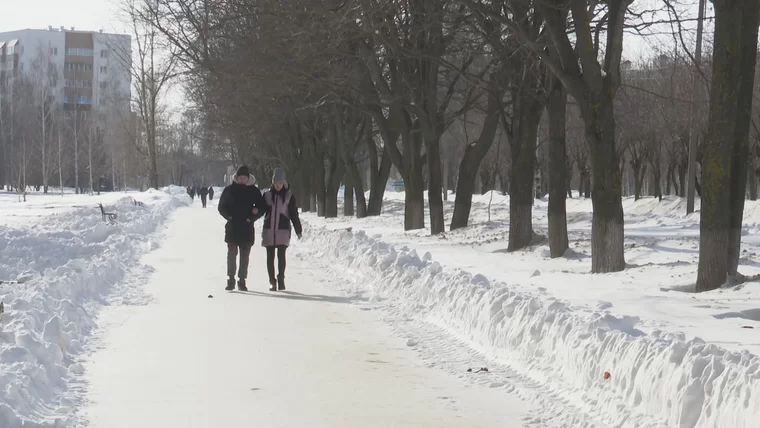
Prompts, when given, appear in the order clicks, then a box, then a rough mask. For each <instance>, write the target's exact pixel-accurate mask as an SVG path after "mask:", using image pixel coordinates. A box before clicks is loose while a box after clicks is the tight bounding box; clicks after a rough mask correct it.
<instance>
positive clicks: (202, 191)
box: [198, 186, 208, 208]
mask: <svg viewBox="0 0 760 428" xmlns="http://www.w3.org/2000/svg"><path fill="white" fill-rule="evenodd" d="M198 193H200V194H201V204H202V205H203V208H206V196H208V187H206V186H203V187H201V189H200V190H199V191H198Z"/></svg>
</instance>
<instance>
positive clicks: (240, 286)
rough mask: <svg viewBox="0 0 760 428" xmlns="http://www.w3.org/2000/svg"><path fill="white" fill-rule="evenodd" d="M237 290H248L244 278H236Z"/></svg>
mask: <svg viewBox="0 0 760 428" xmlns="http://www.w3.org/2000/svg"><path fill="white" fill-rule="evenodd" d="M238 290H240V291H248V287H246V286H245V280H244V279H240V280H238Z"/></svg>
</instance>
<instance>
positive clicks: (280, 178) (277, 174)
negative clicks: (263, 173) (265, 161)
mask: <svg viewBox="0 0 760 428" xmlns="http://www.w3.org/2000/svg"><path fill="white" fill-rule="evenodd" d="M285 178H286V176H285V170H284V169H282V168H275V169H274V174H272V183H274V182H283V183H284V182H285Z"/></svg>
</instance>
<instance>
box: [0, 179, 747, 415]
mask: <svg viewBox="0 0 760 428" xmlns="http://www.w3.org/2000/svg"><path fill="white" fill-rule="evenodd" d="M219 190H221V189H219ZM489 197H490V195H485V196H478V197H476V198H475V206H474V209H473V211H472V218H471V222H470V224H471V226H470V227H468V228H465V229H462V230H458V231H454V232H447V233H445V234H444V235H442V236H436V237H431V236H429V233H428V232H427V231H426V230H422V231H413V232H404V231H403V230H402V224H403V194H400V193H388V194H387V200H386V203H385V207H384V213H383V215H382V216H380V217H377V218H367V219H361V220H357V219H354V218H343V217H340V218H337V219H321V218H317V217H316V216H313V215H311V214H305V215H304V216H303V217H304V222H305V224H306V233H305V234H304V239H303V240H301V241H297V242H295V243H294V246H293V249H292V250H290V251H289V253H290V254H291V259H290V263H289V268H288V269H289V272H290V273H289V276H288V278H290V279H289V281H290V284H291V290H293V291H294V293H288V294H283V293H278V295H272V293H268V292H266V291H265V290H266V289H267V288H268V284H266V278H265V273H264V267H263V255H262V251H261V249H260V248H258V246H257V248H256V250H255V251H254V253H253V254H252V259H251V270H250V271H251V274H250V277H249V278H250V281H249V287H250V288H251V289H252V290H253V292H252V293H250V296H248V297H246V296H241V295H239V294H238V293H225V292H224V291H221V290H222V288H223V285H224V251H225V249H224V243H223V242H221V239H222V229H223V220H222V219H221V218H219V216H218V214H216V213H215V212H214V211H215V205H216V202H217V200H218V195H217V197H216V200H214V201H212V202H211V204H210V206H209V208H208V209H205V210H204V209H202V208H200V203H199V202H198V201H197V200H196V201H195V203H194V204H193V207H192V208H191V209H183V210H181V211H177V212H176V214H175V215H174V216H172V220H171V221H169V222H167V219H168V218H169V217H170V214H172V213H173V212H174V211H175V209H176V208H178V207H183V206H187V205H188V204H189V203H190V198H189V197H188V196H187V195H186V193H185V189H182V188H177V187H171V188H167V189H164V190H163V191H149V192H145V193H137V192H134V193H132V192H130V193H126V194H125V193H104V194H103V195H100V196H89V195H72V194H67V195H64V197H61V196H60V195H56V194H51V195H41V194H33V195H30V196H29V199H28V202H25V203H20V202H18V198H17V196H16V195H13V194H7V193H0V281H3V282H2V283H0V299H1V300H3V301H4V304H5V313H4V314H1V315H0V428H29V427H32V428H64V427H66V428H69V427H80V426H87V427H90V428H99V427H100V426H103V427H108V428H112V427H114V426H125V427H126V426H145V427H153V426H156V427H159V426H160V427H162V428H163V427H167V426H175V425H176V426H198V427H212V426H221V425H224V426H227V425H229V426H232V425H235V426H237V425H240V424H244V425H245V424H246V423H250V424H253V425H255V426H273V427H274V426H283V427H290V426H293V427H295V426H325V427H328V426H329V427H333V426H387V425H392V426H403V425H404V424H412V425H414V426H468V427H469V426H495V425H496V424H498V423H501V421H504V423H505V426H508V427H512V426H515V427H516V426H528V427H536V428H539V427H540V428H549V427H550V428H570V427H572V428H576V427H582V428H606V427H616V428H660V427H678V428H725V427H731V428H750V427H752V428H757V426H758V425H757V421H758V420H760V401H759V400H758V399H757V397H760V358H759V357H758V355H760V337H759V336H758V334H760V332H759V331H758V330H760V288H759V287H760V284H757V283H747V284H743V285H741V286H739V287H735V288H731V289H723V290H717V291H714V292H710V293H703V294H696V293H693V292H691V290H693V288H694V282H695V279H696V266H697V264H696V262H697V257H698V239H697V236H698V232H699V227H698V223H699V214H698V213H697V214H693V215H691V216H686V215H684V212H685V207H684V203H683V201H682V200H680V199H677V198H669V199H666V200H663V201H662V202H657V201H656V200H654V199H645V200H642V201H639V202H634V201H633V200H629V199H626V200H625V201H624V208H625V212H626V243H625V244H626V261H627V262H628V264H629V266H628V268H627V269H626V270H625V271H624V272H620V273H615V274H606V275H591V274H589V271H590V267H591V258H590V245H589V244H590V243H589V238H590V229H591V202H590V201H588V200H583V199H572V200H569V201H568V220H569V231H570V240H571V250H570V251H568V253H567V254H566V256H565V257H563V258H559V259H554V260H552V259H550V258H549V257H548V248H547V244H546V243H542V244H538V245H536V246H535V247H532V248H530V249H528V250H525V251H519V252H515V253H506V251H505V250H506V247H507V236H508V225H509V208H508V199H507V198H506V197H504V196H501V195H498V194H494V195H493V201H492V207H491V220H490V221H488V213H487V204H488V202H489ZM133 198H134V199H135V200H138V201H141V202H144V206H138V205H135V204H134V203H133ZM99 202H102V203H103V205H104V206H105V208H106V209H107V210H108V211H113V212H116V213H118V215H119V217H118V223H117V224H114V225H109V224H106V223H104V222H103V221H102V219H101V216H100V213H99V211H98V208H97V204H98V203H99ZM446 206H447V220H449V219H450V215H451V209H452V207H453V201H449V202H448V203H447V204H446ZM745 212H746V216H745V231H744V236H743V242H744V248H743V254H742V260H741V268H740V270H741V272H742V273H744V274H748V275H750V274H757V273H760V256H759V255H758V254H759V253H760V204H758V203H754V202H748V203H747V206H746V210H745ZM546 215H547V203H546V201H537V202H536V205H535V208H534V226H535V229H536V230H537V231H538V232H540V233H545V230H546ZM167 227H168V228H169V229H168V230H167V229H166V228H167ZM257 228H260V223H259V224H258V225H257ZM349 229H350V230H349ZM159 247H161V248H159ZM154 250H156V251H154ZM209 294H212V295H213V296H214V297H213V298H208V297H207V296H208V295H209ZM277 297H279V298H277ZM105 306H110V308H108V310H105V311H104V310H103V308H104V307H105ZM279 317H282V318H281V319H280V320H279V322H278V318H279ZM383 321H384V322H385V323H387V324H389V325H390V326H391V327H392V331H393V332H395V335H396V336H395V337H394V336H393V335H392V334H391V333H390V332H386V331H385V330H387V326H385V325H384V324H383ZM409 349H412V350H413V351H410V350H409ZM483 366H487V367H488V368H489V371H488V372H487V373H485V374H483V373H478V374H474V373H471V372H468V371H467V368H475V369H477V368H478V367H483ZM605 372H608V373H609V378H605V377H606V376H605ZM457 378H458V379H457ZM502 400H503V401H502ZM294 406H295V407H298V408H299V409H300V410H299V411H297V412H296V411H293V408H294ZM204 415H206V416H204ZM219 415H223V417H221V416H219ZM209 416H210V417H209ZM119 424H121V425H119ZM220 424H221V425H220Z"/></svg>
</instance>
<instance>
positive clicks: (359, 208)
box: [344, 131, 369, 218]
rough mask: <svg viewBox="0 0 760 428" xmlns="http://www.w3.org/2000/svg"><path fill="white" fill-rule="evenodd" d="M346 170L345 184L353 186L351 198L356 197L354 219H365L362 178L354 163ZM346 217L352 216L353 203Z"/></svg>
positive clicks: (365, 210)
mask: <svg viewBox="0 0 760 428" xmlns="http://www.w3.org/2000/svg"><path fill="white" fill-rule="evenodd" d="M367 132H369V131H367ZM347 168H348V170H347V171H346V182H347V183H349V184H353V186H352V190H353V191H352V196H353V195H354V194H355V195H356V217H357V218H364V217H367V200H366V197H365V196H364V185H363V184H362V177H361V174H360V173H359V167H358V165H357V164H356V162H352V163H351V164H350V165H347ZM346 190H348V186H346ZM344 212H345V210H344ZM346 215H354V212H353V203H352V209H351V214H346Z"/></svg>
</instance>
